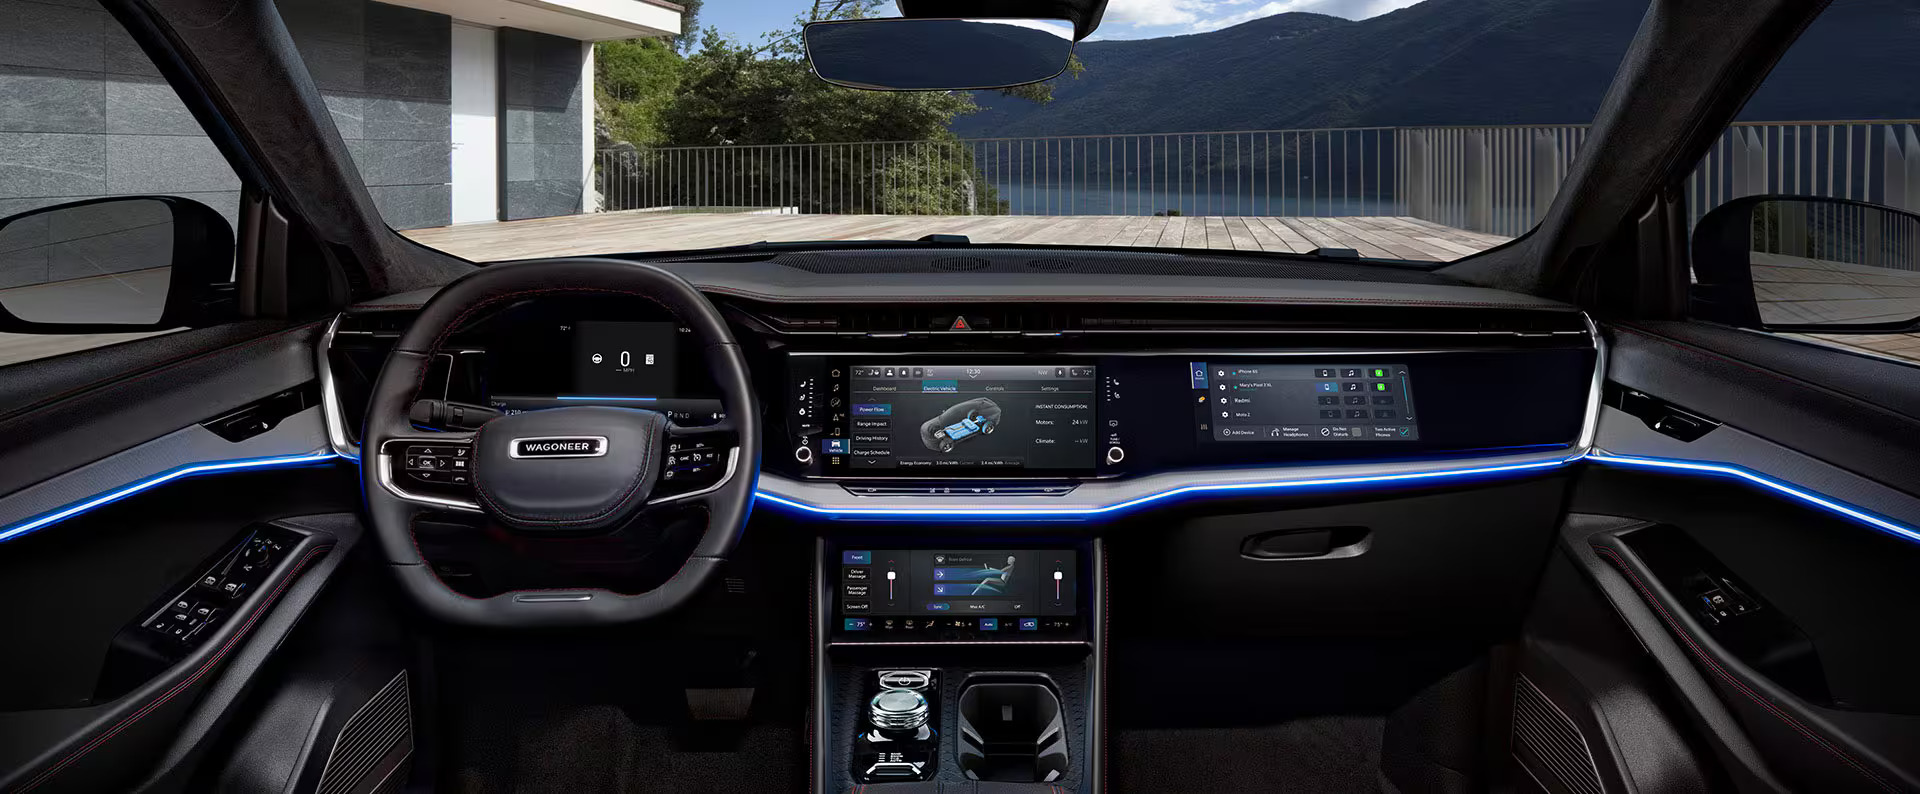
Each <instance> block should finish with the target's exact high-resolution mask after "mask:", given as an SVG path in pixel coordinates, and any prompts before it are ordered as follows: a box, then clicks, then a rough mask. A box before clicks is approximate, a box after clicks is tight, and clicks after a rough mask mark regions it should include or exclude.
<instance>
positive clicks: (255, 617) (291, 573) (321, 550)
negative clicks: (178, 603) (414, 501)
mask: <svg viewBox="0 0 1920 794" xmlns="http://www.w3.org/2000/svg"><path fill="white" fill-rule="evenodd" d="M332 548H333V545H332V544H328V545H325V546H320V547H318V548H315V549H313V550H312V551H309V552H307V555H306V556H305V557H301V558H300V562H299V563H297V564H295V565H294V566H293V568H292V569H290V570H288V571H287V576H286V578H285V579H282V580H281V581H280V585H279V586H278V587H275V588H274V589H273V594H272V595H269V596H267V597H266V599H264V600H262V601H261V602H260V605H259V606H258V607H255V608H254V610H253V613H252V614H250V615H249V616H248V617H247V622H246V623H245V624H244V625H242V626H241V627H240V630H239V631H236V632H234V634H233V636H232V637H230V638H228V639H227V643H226V644H225V645H222V646H220V651H219V652H218V653H215V654H214V655H213V657H212V658H210V659H208V660H207V661H206V662H205V663H204V664H201V665H200V669H198V670H195V671H194V673H193V675H190V676H188V677H187V678H186V680H184V681H181V682H180V683H178V684H175V685H174V686H173V688H172V689H169V690H167V692H166V694H164V695H161V696H160V697H158V698H156V699H154V701H153V702H151V703H148V704H147V705H145V706H143V707H141V709H140V710H139V711H136V712H134V713H132V714H129V715H127V716H126V718H124V719H122V720H120V722H119V723H118V724H116V725H114V726H113V727H112V728H110V729H108V730H107V732H106V733H103V734H101V735H99V736H97V737H94V739H93V741H90V742H88V743H87V744H86V745H85V746H83V747H81V748H80V749H78V750H75V751H73V753H71V754H69V755H68V756H67V757H66V758H63V759H61V760H60V762H59V763H56V764H54V765H53V766H50V767H47V769H46V771H44V772H41V773H40V774H39V775H37V776H35V777H34V779H33V780H32V781H30V782H28V783H27V785H26V786H25V787H23V788H21V789H20V790H21V791H23V792H25V791H31V790H33V789H34V788H36V787H38V786H40V784H42V783H45V782H47V781H48V780H51V779H52V778H53V777H54V776H55V775H57V774H59V773H60V772H61V771H62V770H64V769H66V768H67V767H68V766H70V765H72V764H73V762H75V761H77V760H79V759H80V757H81V756H84V755H86V754H87V753H89V752H92V751H93V750H94V749H95V748H97V747H99V746H100V744H101V743H103V742H105V741H106V740H108V739H111V738H113V737H114V736H116V735H118V734H119V733H120V732H121V731H122V730H125V729H126V728H127V726H129V725H132V724H133V723H134V722H136V721H138V720H139V719H141V718H142V717H145V716H147V715H148V714H150V713H152V712H153V711H154V710H155V709H157V708H159V707H161V706H162V705H165V704H166V703H167V701H170V700H172V699H173V698H174V696H176V695H178V694H180V693H181V692H183V691H185V690H186V689H187V688H188V687H191V686H193V683H194V682H195V681H198V680H200V677H201V676H203V675H205V674H206V672H207V671H208V670H211V669H213V667H214V666H215V665H218V664H219V663H220V660H221V659H224V658H226V655H227V652H228V651H231V650H233V646H234V645H236V644H238V643H239V642H240V640H242V639H244V638H245V637H246V636H247V634H248V633H249V632H251V631H252V630H253V624H254V623H255V622H257V621H259V620H260V616H261V615H263V614H266V611H267V609H268V608H269V607H271V606H273V604H274V603H275V602H277V601H279V600H280V593H281V592H282V591H284V590H286V589H287V585H290V584H293V582H294V580H295V579H298V578H300V571H301V569H303V568H305V567H306V566H307V563H308V562H309V561H311V560H312V559H313V558H314V557H316V556H319V555H321V554H325V553H326V552H328V551H329V550H331V549H332Z"/></svg>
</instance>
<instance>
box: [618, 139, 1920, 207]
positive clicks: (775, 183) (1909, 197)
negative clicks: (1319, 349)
mask: <svg viewBox="0 0 1920 794" xmlns="http://www.w3.org/2000/svg"><path fill="white" fill-rule="evenodd" d="M1587 132H1588V129H1587V125H1576V124H1563V125H1507V126H1467V127H1358V128H1337V129H1307V130H1255V131H1240V132H1197V133H1170V134H1153V135H1146V134H1142V135H1080V136H1056V137H1039V138H980V139H964V140H947V141H873V142H857V143H813V144H785V145H751V146H691V147H667V148H653V149H636V148H624V149H606V150H601V151H600V152H599V157H598V168H597V170H596V175H595V177H596V181H597V185H598V188H599V191H600V196H601V200H600V207H599V208H600V209H602V210H648V211H654V212H714V211H759V212H783V213H832V214H882V215H1259V216H1303V217H1353V216H1380V215H1390V216H1410V217H1414V218H1420V219H1424V220H1429V221H1432V222H1435V223H1439V224H1442V225H1445V226H1451V227H1455V228H1460V229H1467V230H1471V231H1478V232H1485V233H1489V234H1495V235H1505V236H1514V235H1519V234H1523V233H1525V232H1526V231H1527V230H1528V229H1530V228H1532V227H1533V226H1534V225H1535V224H1536V223H1537V222H1538V221H1539V220H1540V218H1541V217H1543V216H1544V215H1545V213H1546V212H1547V209H1548V208H1549V207H1550V206H1551V205H1552V203H1553V198H1554V196H1555V194H1557V192H1558V191H1559V188H1560V184H1561V182H1562V181H1563V180H1564V179H1565V178H1566V175H1567V173H1568V170H1569V169H1570V167H1571V166H1572V164H1573V162H1574V160H1575V158H1576V157H1578V156H1579V153H1580V150H1581V148H1582V146H1583V145H1584V144H1585V142H1586V137H1587ZM1762 192H1790V193H1804V194H1811V195H1838V196H1852V197H1855V198H1864V199H1867V200H1870V201H1875V202H1880V203H1886V204H1889V205H1892V206H1898V207H1909V208H1913V207H1920V139H1916V134H1915V129H1914V122H1908V121H1893V122H1889V121H1879V122H1800V123H1754V124H1746V123H1742V124H1736V125H1734V126H1733V127H1731V128H1729V129H1728V130H1727V131H1726V132H1724V133H1723V134H1722V135H1721V137H1720V140H1718V141H1716V142H1715V144H1714V146H1713V148H1712V149H1711V150H1710V151H1709V153H1708V154H1707V156H1706V157H1704V158H1702V160H1701V162H1700V163H1699V165H1698V167H1697V168H1696V170H1695V172H1694V174H1693V175H1692V177H1690V178H1689V179H1688V180H1687V194H1688V199H1689V201H1688V203H1689V206H1690V207H1691V208H1692V210H1691V212H1692V215H1693V218H1692V219H1693V220H1697V219H1698V217H1699V215H1701V214H1703V213H1704V212H1705V211H1706V210H1708V209H1711V208H1712V207H1714V206H1717V205H1718V204H1720V203H1721V202H1724V201H1726V200H1728V199H1730V198H1735V197H1738V196H1745V195H1752V194H1755V193H1762Z"/></svg>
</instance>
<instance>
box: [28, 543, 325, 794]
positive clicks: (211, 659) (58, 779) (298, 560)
mask: <svg viewBox="0 0 1920 794" xmlns="http://www.w3.org/2000/svg"><path fill="white" fill-rule="evenodd" d="M282 525H283V526H286V527H288V528H291V529H295V530H297V531H300V532H302V533H305V534H306V535H307V537H306V538H305V539H304V540H302V541H301V542H300V543H299V544H298V545H296V546H295V547H294V548H293V549H292V550H291V551H290V552H289V553H288V554H287V555H286V556H285V557H284V558H282V560H281V562H280V565H279V567H278V569H277V570H276V572H275V574H274V581H275V582H277V583H276V584H275V585H274V586H273V587H271V588H268V587H262V588H261V589H260V590H258V591H256V592H255V593H254V594H253V595H252V596H249V597H248V598H247V600H246V601H245V604H244V606H242V607H240V608H238V609H236V610H235V611H234V613H233V614H234V619H232V620H230V621H228V622H227V623H226V624H225V625H224V626H221V627H220V630H219V631H217V632H216V633H215V634H214V635H213V636H212V637H210V638H208V640H207V641H206V642H205V643H203V644H202V645H201V646H200V647H199V648H198V649H196V650H195V651H194V652H193V653H192V654H189V655H188V656H187V657H186V658H185V659H183V660H181V662H180V663H178V664H176V665H174V666H173V667H172V668H170V669H168V671H167V672H165V673H163V674H161V675H159V676H157V677H155V678H154V679H153V680H151V681H148V682H147V683H145V684H143V685H141V686H140V687H139V688H137V689H135V690H133V691H132V692H130V693H128V694H127V695H125V696H123V697H121V698H119V699H117V700H114V701H111V702H108V703H104V704H101V705H98V706H91V707H85V708H78V709H49V710H42V711H27V712H11V713H3V714H0V748H5V756H4V757H0V770H4V771H0V790H6V791H20V792H25V791H110V790H119V789H121V788H123V787H124V786H125V785H126V784H127V783H129V782H130V778H133V777H135V776H137V775H142V774H145V773H146V771H147V770H148V769H150V768H151V766H152V764H153V762H154V761H155V759H156V757H158V756H160V755H161V754H162V753H163V752H165V751H166V748H167V747H168V746H169V745H173V744H175V743H176V742H178V741H184V742H186V745H187V747H189V748H192V747H193V746H194V745H195V744H197V742H199V741H205V740H206V738H207V735H208V734H210V732H211V731H213V730H214V728H215V727H217V724H218V723H219V722H221V721H223V720H224V719H225V716H226V715H225V714H224V713H214V714H209V715H205V716H195V715H196V714H199V711H198V710H199V709H202V708H209V709H214V710H216V711H218V712H224V711H225V709H226V708H228V707H230V706H231V705H232V704H233V703H234V702H235V700H236V699H237V696H238V694H239V690H236V689H234V687H235V686H240V687H241V688H244V682H245V681H246V680H247V679H249V678H251V676H252V675H254V674H255V673H257V672H258V669H259V667H260V666H261V665H262V664H263V663H264V662H265V661H266V658H267V656H268V655H269V654H271V653H272V652H273V649H274V648H276V647H278V645H279V644H280V642H281V641H282V640H283V639H284V638H285V637H286V635H287V633H288V632H290V631H291V630H292V628H293V625H294V623H295V622H296V621H298V619H299V616H300V614H301V613H302V612H303V611H304V610H305V609H306V607H307V606H308V605H309V604H310V603H311V602H312V600H313V599H314V598H315V597H316V596H317V595H318V593H319V591H320V588H321V587H322V586H323V585H324V583H325V580H326V577H327V576H328V575H330V574H331V572H332V571H333V570H334V569H335V568H336V567H337V566H338V565H339V562H340V560H341V559H342V558H343V557H344V556H345V555H344V549H343V548H341V549H339V551H338V552H337V553H336V549H337V548H339V547H340V545H341V544H342V543H345V544H347V545H351V543H352V540H353V537H352V535H351V534H349V535H347V536H345V537H340V536H335V535H334V534H332V533H331V532H328V531H323V530H320V529H314V528H310V527H307V526H303V525H302V524H301V523H300V522H298V521H297V520H296V521H288V522H282ZM331 528H339V527H338V526H332V527H331ZM234 676H238V677H237V678H236V677H234ZM202 698H210V699H208V700H205V701H204V702H202ZM183 723H185V724H187V725H190V726H194V727H190V728H188V729H187V730H186V731H184V732H183V731H182V730H181V725H182V724H183ZM196 753H197V751H196Z"/></svg>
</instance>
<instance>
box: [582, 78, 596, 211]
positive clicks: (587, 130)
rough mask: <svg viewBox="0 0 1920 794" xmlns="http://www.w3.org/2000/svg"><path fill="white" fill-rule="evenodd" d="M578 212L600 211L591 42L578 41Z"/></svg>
mask: <svg viewBox="0 0 1920 794" xmlns="http://www.w3.org/2000/svg"><path fill="white" fill-rule="evenodd" d="M580 159H581V168H580V212H581V213H582V214H585V213H589V212H599V211H600V192H599V191H597V190H595V189H594V178H593V166H594V162H595V160H596V159H597V158H595V157H594V151H593V42H591V41H583V42H580Z"/></svg>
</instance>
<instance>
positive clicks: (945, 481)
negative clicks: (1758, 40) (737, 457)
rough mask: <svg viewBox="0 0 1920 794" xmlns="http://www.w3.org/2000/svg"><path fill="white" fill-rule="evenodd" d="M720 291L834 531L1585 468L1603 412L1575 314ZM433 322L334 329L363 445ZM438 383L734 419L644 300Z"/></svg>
mask: <svg viewBox="0 0 1920 794" xmlns="http://www.w3.org/2000/svg"><path fill="white" fill-rule="evenodd" d="M1459 289H1467V288H1459ZM1474 291H1480V290H1474ZM1439 292H1440V294H1445V293H1446V292H1447V289H1446V288H1442V289H1440V290H1439ZM709 294H710V296H711V297H712V298H713V299H714V300H715V301H716V303H718V304H719V306H720V307H721V308H722V311H723V312H724V314H725V315H726V316H727V318H728V319H729V322H730V325H731V326H732V331H733V332H734V334H735V336H736V339H737V340H738V341H740V342H741V343H742V344H743V346H744V347H745V348H746V349H747V350H748V351H749V353H750V356H751V358H750V360H751V363H752V366H753V372H754V379H755V382H756V386H757V389H758V391H759V397H760V402H761V404H762V406H763V412H764V413H765V415H766V419H767V421H766V422H765V423H764V426H765V427H766V428H767V430H766V437H765V438H764V439H763V442H764V449H765V450H767V452H766V453H765V455H764V457H763V460H762V461H761V467H760V487H759V493H760V495H761V497H762V498H763V499H765V500H768V501H770V502H771V503H773V504H776V505H779V506H783V507H787V508H791V509H793V510H795V511H798V512H801V513H804V514H809V515H812V516H816V517H823V518H857V517H861V516H926V517H940V516H947V517H953V518H965V517H969V516H974V517H987V516H993V515H1006V516H1022V515H1030V516H1036V517H1052V518H1075V519H1083V520H1092V519H1097V518H1099V517H1100V516H1102V515H1103V514H1108V513H1113V512H1116V511H1120V510H1125V509H1129V508H1133V507H1139V506H1143V505H1145V504H1146V503H1148V502H1153V501H1159V500H1163V499H1168V498H1172V497H1174V496H1185V495H1192V494H1196V493H1203V492H1206V491H1209V490H1245V489H1249V488H1256V487H1259V486H1260V485H1262V484H1269V483H1270V484H1274V485H1275V486H1276V487H1279V485H1280V484H1284V483H1286V482H1291V481H1293V480H1297V479H1303V478H1301V477H1297V476H1295V475H1301V474H1308V475H1312V476H1310V477H1306V478H1304V479H1309V480H1317V479H1325V478H1326V477H1327V476H1329V475H1341V476H1362V477H1387V476H1396V475H1405V476H1437V475H1436V474H1435V473H1436V472H1441V473H1444V472H1454V471H1466V470H1470V469H1473V468H1475V466H1473V465H1468V464H1472V463H1474V462H1480V463H1486V464H1489V465H1496V466H1501V465H1530V464H1532V463H1536V462H1553V461H1560V460H1564V459H1565V458H1567V457H1569V456H1572V455H1575V454H1577V453H1576V451H1577V450H1578V449H1580V448H1581V446H1582V443H1583V439H1582V436H1583V434H1584V433H1585V432H1587V431H1588V430H1589V429H1590V421H1589V414H1590V413H1591V410H1590V409H1591V408H1593V406H1594V403H1595V400H1594V390H1595V383H1596V379H1595V372H1596V361H1597V358H1598V354H1599V351H1598V350H1597V348H1596V346H1595V341H1594V337H1593V335H1592V333H1591V330H1590V329H1589V327H1588V325H1587V320H1586V318H1585V317H1584V316H1583V315H1581V314H1580V313H1578V312H1574V311H1570V310H1567V309H1564V308H1561V307H1557V306H1551V305H1542V306H1527V307H1496V308H1489V307H1484V306H1482V307H1476V308H1474V309H1473V310H1470V311H1468V310H1462V309H1456V308H1449V307H1446V306H1436V305H1431V304H1432V302H1431V301H1429V302H1426V303H1424V304H1423V303H1419V302H1414V301H1409V302H1408V303H1407V304H1405V305H1399V306H1395V305H1392V304H1386V305H1380V304H1368V305H1340V304H1338V303H1334V304H1331V305H1328V304H1326V303H1318V302H1314V301H1303V302H1301V303H1298V304H1293V305H1278V306H1276V305H1273V304H1271V303H1266V302H1260V301H1257V300H1255V301H1252V302H1237V301H1235V300H1233V299H1231V298H1216V299H1212V300H1209V301H1206V302H1184V301H1182V302H1173V301H1165V300H1156V301H1152V302H1146V301H1142V302H1137V303H1130V302H1124V299H1121V300H1116V301H1114V302H1111V303H1106V302H1102V303H1093V304H1089V303H1087V302H1084V301H1070V300H1062V299H1060V298H1055V297H1047V296H1041V297H1037V298H1035V297H1034V296H1028V297H1029V299H1030V300H1029V301H1027V302H1021V301H1019V300H1017V299H1014V298H1015V296H1008V298H1009V299H1008V300H1004V301H997V302H992V303H986V302H981V301H980V300H978V297H977V296H972V299H969V296H955V298H954V299H953V300H952V301H951V302H945V301H943V302H932V301H925V300H922V301H917V302H914V303H907V304H901V303H893V302H885V303H881V302H876V301H874V300H866V299H863V300H859V301H826V300H822V301H813V300H784V301H773V300H764V299H755V298H747V297H740V296H737V295H729V294H727V291H725V290H710V291H709ZM410 316H411V312H410V310H407V309H383V308H381V307H379V306H378V305H373V306H366V307H361V308H360V309H358V310H356V311H353V312H350V313H348V314H345V315H343V316H342V317H341V319H340V320H339V321H338V322H337V323H336V325H335V326H334V328H333V329H332V331H331V333H330V334H329V337H328V341H327V346H326V354H325V355H326V358H327V365H328V366H327V370H328V374H329V375H330V376H331V377H330V381H331V383H330V385H329V390H328V391H329V393H330V396H331V399H330V403H331V404H332V405H333V406H334V407H335V412H336V413H337V414H338V422H337V423H336V424H337V425H338V427H336V428H335V435H336V437H337V439H336V440H337V441H339V442H340V444H341V445H342V446H345V447H351V446H352V445H353V444H354V443H355V441H356V440H355V439H354V438H353V430H352V428H356V427H357V426H358V423H359V421H360V411H362V410H363V406H364V401H365V394H366V392H367V390H368V389H370V388H371V384H372V378H373V376H374V374H375V373H376V372H377V368H378V366H379V364H380V362H381V361H382V360H383V358H384V356H385V351H386V349H387V348H388V347H390V346H391V344H392V341H393V339H395V338H397V336H398V334H399V333H400V331H401V330H403V329H404V328H405V326H406V324H407V323H408V322H409V318H410ZM427 384H428V386H427V389H426V391H424V392H423V394H422V398H423V399H440V400H445V401H449V402H453V403H464V404H472V405H481V406H486V407H488V408H491V409H493V410H495V411H499V412H501V413H507V414H511V413H517V412H522V411H531V410H539V409H543V408H550V407H558V406H565V405H608V406H624V407H634V408H646V409H651V410H656V411H660V412H662V413H665V414H667V415H668V416H669V417H671V418H672V419H673V420H674V421H675V422H677V423H682V424H708V423H714V422H718V421H721V420H723V419H724V413H723V412H722V410H721V406H720V401H719V399H718V398H717V396H716V394H715V391H714V386H713V383H712V382H711V380H710V379H709V378H708V377H707V375H706V373H705V371H704V369H703V366H702V360H701V357H700V356H699V350H698V344H697V342H695V341H694V340H693V338H692V336H691V335H690V334H689V332H688V330H687V329H686V328H685V327H684V326H682V325H680V324H679V323H678V322H677V320H676V319H675V318H673V317H672V316H670V315H667V314H666V313H665V312H664V311H663V310H662V309H660V308H659V307H657V306H655V305H654V304H652V303H651V302H650V301H648V300H646V299H644V298H641V297H632V296H606V295H564V294H563V295H556V296H545V297H536V298H529V299H526V300H522V301H519V302H515V303H509V304H507V305H504V306H502V307H500V308H498V309H496V310H494V311H492V312H490V313H487V314H485V315H482V316H478V317H475V318H472V319H471V320H469V321H467V322H466V323H465V324H464V325H463V327H461V328H459V329H457V331H456V333H455V334H454V335H453V336H452V337H451V338H450V339H449V341H448V342H447V344H446V345H444V346H443V349H442V350H441V351H440V352H439V353H438V354H437V355H436V357H435V360H434V363H433V366H432V368H431V369H430V371H429V373H428V375H427ZM670 452H672V453H673V457H672V459H671V460H670V462H669V466H668V468H667V469H666V471H665V472H663V476H664V477H667V478H669V479H679V480H681V481H682V482H683V483H687V484H689V486H688V487H691V486H696V485H700V484H710V483H711V482H712V481H714V480H715V479H717V478H719V477H723V476H730V475H731V473H732V469H733V468H734V467H733V466H731V465H729V462H728V461H726V460H724V452H722V451H718V450H708V449H700V450H692V451H689V452H688V453H686V454H682V453H681V451H680V450H678V449H676V450H671V451H670ZM404 478H405V479H407V480H408V481H410V482H411V483H412V484H413V485H414V486H417V487H418V488H419V489H420V490H430V491H434V492H439V493H443V494H447V495H449V496H450V497H452V498H454V499H455V500H456V501H458V500H459V493H460V491H461V490H462V489H461V487H460V486H462V485H464V484H465V483H464V482H463V481H455V478H457V474H454V473H451V472H445V471H437V470H433V469H425V470H409V471H407V472H406V473H405V474H404Z"/></svg>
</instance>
